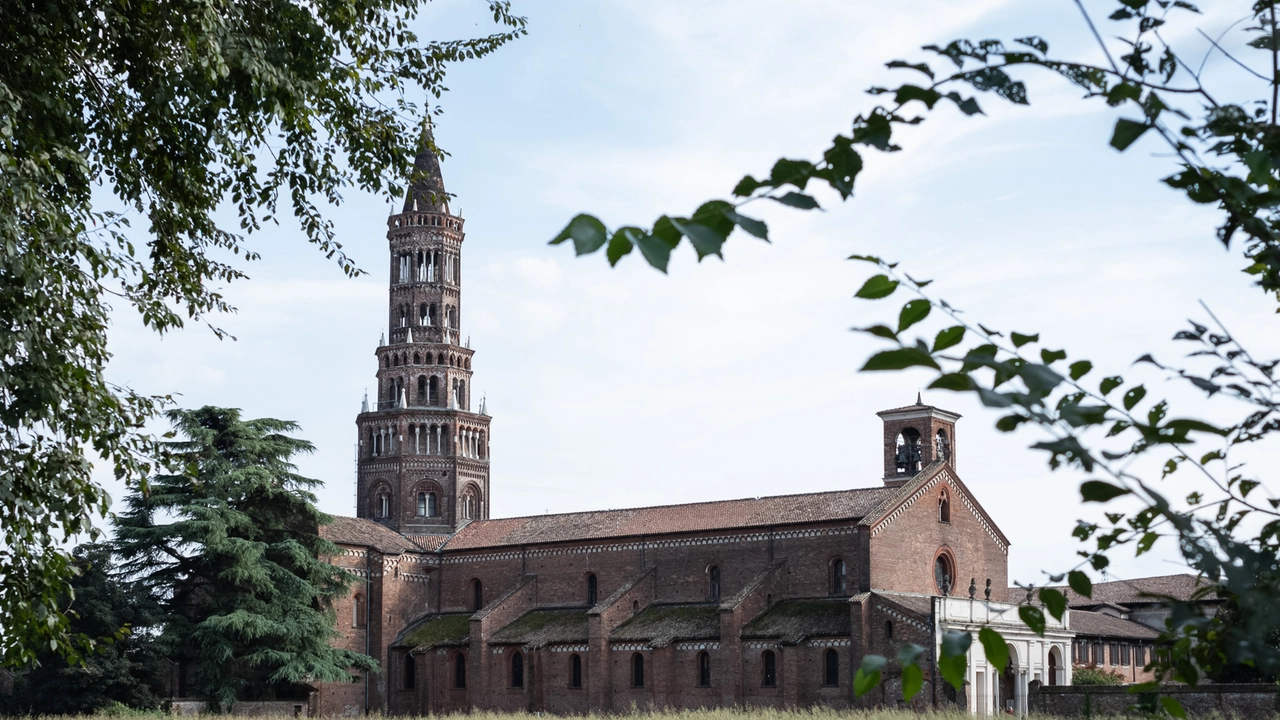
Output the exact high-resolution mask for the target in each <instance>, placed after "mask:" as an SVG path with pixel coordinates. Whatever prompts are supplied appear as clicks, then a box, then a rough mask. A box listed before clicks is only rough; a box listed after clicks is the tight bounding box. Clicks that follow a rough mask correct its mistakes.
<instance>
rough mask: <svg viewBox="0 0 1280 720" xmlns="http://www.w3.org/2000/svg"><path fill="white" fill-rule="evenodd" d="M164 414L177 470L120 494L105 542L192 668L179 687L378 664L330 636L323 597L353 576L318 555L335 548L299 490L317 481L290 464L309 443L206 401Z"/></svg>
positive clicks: (246, 693)
mask: <svg viewBox="0 0 1280 720" xmlns="http://www.w3.org/2000/svg"><path fill="white" fill-rule="evenodd" d="M168 415H169V418H170V420H171V421H172V422H173V424H174V427H175V429H176V430H177V431H178V432H179V433H180V434H181V435H182V436H184V437H185V438H186V439H185V440H179V441H173V442H170V443H167V445H168V449H169V451H170V452H171V453H172V454H173V455H174V457H175V459H176V460H178V461H179V462H180V463H181V466H182V467H184V468H185V471H184V472H182V473H181V474H161V475H157V476H155V477H153V478H152V479H151V481H150V483H149V484H148V488H147V490H146V491H143V490H137V491H134V492H132V493H130V495H129V496H128V498H127V499H126V510H125V512H123V513H121V514H120V515H119V516H118V519H117V523H116V529H117V540H116V550H117V553H118V554H119V557H120V558H121V568H122V569H123V570H124V571H126V572H128V573H129V574H130V575H131V576H132V577H133V578H135V579H136V581H137V582H138V583H139V584H140V585H141V586H142V587H144V588H146V590H147V592H148V593H149V594H150V595H151V596H152V597H153V598H154V599H155V601H156V602H157V603H158V604H159V605H160V606H161V608H162V609H163V611H164V615H163V620H162V631H161V634H160V640H161V642H162V643H163V645H164V646H165V648H166V652H167V653H168V654H169V656H170V658H171V659H173V660H175V661H177V662H178V663H179V665H180V667H181V668H182V669H183V670H182V672H190V671H188V670H186V668H191V669H192V671H193V672H194V678H195V686H194V687H191V688H189V690H191V691H194V692H195V693H197V694H199V695H202V696H204V697H206V698H208V699H209V702H210V704H211V706H212V707H214V708H215V709H225V708H227V707H229V706H230V704H231V703H233V702H234V701H235V700H237V699H270V698H274V697H282V696H287V695H289V694H291V693H294V692H296V691H297V690H298V686H300V685H304V684H309V683H316V682H349V681H350V680H351V678H352V672H353V671H356V670H374V669H376V667H377V663H376V662H375V661H374V660H373V659H372V658H370V657H368V656H366V655H361V654H358V653H353V652H350V651H347V650H341V649H338V648H335V647H332V646H330V644H329V641H330V640H331V639H333V638H335V637H337V636H338V633H337V631H336V630H335V629H334V623H335V621H336V617H335V615H334V612H333V610H332V607H331V605H332V601H333V600H334V598H336V597H338V596H339V595H343V594H345V592H346V590H347V585H348V581H349V580H350V578H351V576H350V575H349V574H348V573H347V572H346V571H345V570H343V569H341V568H339V567H337V566H335V565H331V564H329V563H328V562H327V561H325V560H324V559H323V557H324V556H326V555H328V556H333V555H336V554H337V547H336V546H334V545H333V544H332V543H330V542H328V541H327V540H324V539H323V538H321V537H320V535H319V528H320V526H321V525H323V524H324V523H326V522H328V521H329V518H328V517H327V516H326V515H324V514H323V513H321V512H320V511H319V510H317V509H316V507H315V505H314V503H315V497H314V496H313V495H312V494H311V492H310V489H311V488H313V487H315V486H316V485H318V484H319V481H317V480H312V479H310V478H305V477H301V476H299V475H298V474H296V473H295V472H294V470H295V468H294V466H293V464H292V463H291V462H290V458H291V457H293V456H294V455H295V454H297V453H300V452H311V451H312V449H313V448H312V446H311V444H310V443H308V442H306V441H305V440H299V439H296V438H293V437H290V436H289V435H287V434H286V433H290V432H293V431H296V430H297V425H296V424H294V423H292V422H285V421H282V420H272V419H269V418H263V419H258V420H244V419H242V418H241V417H240V412H239V411H238V410H230V409H224V408H215V407H204V408H200V409H199V410H172V411H170V412H169V413H168Z"/></svg>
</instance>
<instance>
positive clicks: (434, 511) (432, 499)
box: [427, 492, 440, 517]
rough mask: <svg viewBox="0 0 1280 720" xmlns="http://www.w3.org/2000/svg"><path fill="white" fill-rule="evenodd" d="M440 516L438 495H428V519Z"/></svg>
mask: <svg viewBox="0 0 1280 720" xmlns="http://www.w3.org/2000/svg"><path fill="white" fill-rule="evenodd" d="M439 514H440V508H439V507H437V503H436V494H435V493H433V492H429V493H427V517H436V516H437V515H439Z"/></svg>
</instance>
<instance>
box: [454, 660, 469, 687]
mask: <svg viewBox="0 0 1280 720" xmlns="http://www.w3.org/2000/svg"><path fill="white" fill-rule="evenodd" d="M453 686H454V687H455V688H458V689H459V690H461V689H463V688H465V687H466V686H467V656H466V655H463V654H462V653H458V654H457V655H454V656H453Z"/></svg>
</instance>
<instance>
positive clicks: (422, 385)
mask: <svg viewBox="0 0 1280 720" xmlns="http://www.w3.org/2000/svg"><path fill="white" fill-rule="evenodd" d="M414 360H415V362H416V360H417V358H414ZM426 401H427V376H426V375H419V376H418V402H420V403H423V402H426Z"/></svg>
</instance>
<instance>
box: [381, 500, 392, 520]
mask: <svg viewBox="0 0 1280 720" xmlns="http://www.w3.org/2000/svg"><path fill="white" fill-rule="evenodd" d="M378 517H380V518H389V517H391V498H389V497H387V496H386V495H379V496H378Z"/></svg>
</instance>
